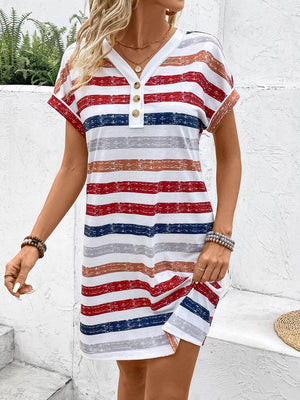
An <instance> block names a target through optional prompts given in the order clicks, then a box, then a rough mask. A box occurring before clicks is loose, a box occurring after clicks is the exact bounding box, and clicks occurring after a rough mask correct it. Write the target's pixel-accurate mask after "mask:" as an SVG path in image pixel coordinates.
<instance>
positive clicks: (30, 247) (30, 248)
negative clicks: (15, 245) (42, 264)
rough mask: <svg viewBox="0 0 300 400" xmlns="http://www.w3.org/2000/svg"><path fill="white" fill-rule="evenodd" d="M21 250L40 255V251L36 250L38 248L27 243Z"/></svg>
mask: <svg viewBox="0 0 300 400" xmlns="http://www.w3.org/2000/svg"><path fill="white" fill-rule="evenodd" d="M34 249H35V250H34ZM21 251H22V252H23V253H32V254H36V255H37V256H39V255H40V252H39V250H38V248H37V247H36V246H31V245H29V244H26V245H25V246H23V247H22V248H21Z"/></svg>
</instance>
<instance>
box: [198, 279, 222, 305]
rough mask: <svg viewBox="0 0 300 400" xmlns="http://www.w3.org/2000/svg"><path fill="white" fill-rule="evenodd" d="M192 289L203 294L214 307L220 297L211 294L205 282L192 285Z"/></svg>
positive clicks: (213, 293)
mask: <svg viewBox="0 0 300 400" xmlns="http://www.w3.org/2000/svg"><path fill="white" fill-rule="evenodd" d="M194 289H195V290H197V291H198V292H199V293H201V294H203V295H204V296H205V297H207V299H208V300H209V301H210V302H211V303H212V304H213V305H214V306H215V307H216V306H217V304H218V301H219V299H220V297H219V296H218V295H217V294H216V293H215V292H213V291H212V290H211V289H210V288H209V287H208V286H207V285H205V282H199V283H196V284H194Z"/></svg>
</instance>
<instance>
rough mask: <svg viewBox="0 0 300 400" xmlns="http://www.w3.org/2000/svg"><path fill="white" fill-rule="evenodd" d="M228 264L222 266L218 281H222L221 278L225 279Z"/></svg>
mask: <svg viewBox="0 0 300 400" xmlns="http://www.w3.org/2000/svg"><path fill="white" fill-rule="evenodd" d="M227 269H228V268H227V266H226V265H223V266H222V268H221V269H220V272H219V274H218V276H217V278H216V281H220V280H221V279H223V278H224V277H225V274H226V272H227Z"/></svg>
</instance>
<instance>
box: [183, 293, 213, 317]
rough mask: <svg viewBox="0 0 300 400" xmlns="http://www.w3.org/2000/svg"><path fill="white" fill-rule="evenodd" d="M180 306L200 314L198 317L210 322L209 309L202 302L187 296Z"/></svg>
mask: <svg viewBox="0 0 300 400" xmlns="http://www.w3.org/2000/svg"><path fill="white" fill-rule="evenodd" d="M180 306H182V307H184V308H186V309H187V310H189V311H191V312H192V313H194V314H196V315H198V317H200V318H202V319H204V321H206V322H208V323H209V315H210V313H209V311H208V310H207V309H206V308H205V307H203V306H201V304H199V303H196V302H195V301H194V300H192V299H191V298H190V297H188V296H186V297H185V298H184V299H183V300H182V302H181V303H180Z"/></svg>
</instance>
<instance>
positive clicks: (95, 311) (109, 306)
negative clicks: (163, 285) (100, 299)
mask: <svg viewBox="0 0 300 400" xmlns="http://www.w3.org/2000/svg"><path fill="white" fill-rule="evenodd" d="M191 288H192V285H189V286H186V287H184V288H181V289H179V290H177V291H176V292H174V293H171V294H170V295H169V296H166V297H165V298H163V299H162V300H160V301H158V302H156V303H152V302H151V300H150V299H148V298H146V297H136V298H134V299H127V300H119V301H111V302H108V303H104V304H100V305H96V306H85V305H83V304H81V313H82V314H83V315H87V316H93V315H99V314H104V313H111V312H113V311H123V310H132V309H134V308H140V307H150V308H151V310H153V311H156V310H159V309H160V308H162V307H165V306H168V305H169V304H172V303H173V302H174V301H176V300H177V299H179V298H180V297H183V296H186V295H187V294H188V293H189V291H190V290H191Z"/></svg>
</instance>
